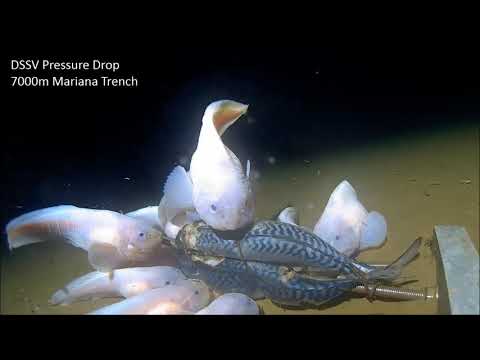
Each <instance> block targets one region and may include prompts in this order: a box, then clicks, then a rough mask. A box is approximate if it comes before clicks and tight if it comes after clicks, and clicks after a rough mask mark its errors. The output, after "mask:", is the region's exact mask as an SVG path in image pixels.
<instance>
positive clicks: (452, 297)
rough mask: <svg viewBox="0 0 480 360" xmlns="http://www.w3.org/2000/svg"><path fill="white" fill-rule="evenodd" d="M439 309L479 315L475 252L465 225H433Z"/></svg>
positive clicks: (477, 268)
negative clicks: (436, 252)
mask: <svg viewBox="0 0 480 360" xmlns="http://www.w3.org/2000/svg"><path fill="white" fill-rule="evenodd" d="M434 233H435V238H436V240H437V241H436V243H437V251H438V254H437V260H438V262H437V283H438V287H439V313H440V314H452V315H460V314H462V315H467V314H468V315H479V314H480V310H479V306H480V305H479V293H480V287H479V265H478V259H479V258H478V252H477V250H476V249H475V247H474V246H473V243H472V241H471V240H470V237H469V236H468V233H467V231H466V230H465V228H463V227H460V226H446V225H436V226H435V227H434Z"/></svg>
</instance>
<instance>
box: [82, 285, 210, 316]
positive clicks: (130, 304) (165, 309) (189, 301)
mask: <svg viewBox="0 0 480 360" xmlns="http://www.w3.org/2000/svg"><path fill="white" fill-rule="evenodd" d="M209 300H210V290H209V289H208V287H207V286H206V285H205V284H203V283H202V282H199V281H193V280H191V281H184V282H182V284H180V285H167V286H164V287H162V288H157V289H151V290H148V291H145V292H143V293H141V294H139V295H136V296H133V297H130V298H128V299H126V300H123V301H120V302H118V303H115V304H112V305H108V306H105V307H103V308H100V309H98V310H96V311H93V312H91V313H90V314H91V315H180V314H194V313H196V312H197V311H199V310H200V309H202V308H203V307H205V306H206V305H207V304H208V302H209Z"/></svg>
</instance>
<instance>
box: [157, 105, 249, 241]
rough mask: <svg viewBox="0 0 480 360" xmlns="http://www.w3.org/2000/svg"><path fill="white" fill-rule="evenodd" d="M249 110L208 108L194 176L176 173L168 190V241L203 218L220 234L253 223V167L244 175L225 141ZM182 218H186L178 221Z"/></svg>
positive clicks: (164, 206)
mask: <svg viewBox="0 0 480 360" xmlns="http://www.w3.org/2000/svg"><path fill="white" fill-rule="evenodd" d="M247 109H248V105H245V104H242V103H239V102H236V101H232V100H220V101H216V102H213V103H211V104H210V105H209V106H208V107H207V108H206V110H205V113H204V115H203V119H202V128H201V130H200V136H199V140H198V145H197V149H196V150H195V153H194V154H193V156H192V159H191V162H190V171H189V172H188V173H187V171H186V170H185V169H184V168H183V167H182V166H177V167H175V169H174V170H173V171H172V172H171V173H170V175H169V176H168V179H167V182H166V184H165V188H164V197H163V198H162V201H161V202H160V206H159V209H158V211H159V218H160V219H161V221H163V222H164V223H165V225H164V229H165V233H166V235H167V236H168V237H170V238H175V237H176V235H177V233H178V231H179V230H180V228H181V227H182V225H184V224H186V223H192V222H193V221H195V220H197V219H198V218H200V219H202V220H203V221H205V222H206V223H207V224H208V225H210V226H212V227H213V228H215V229H217V230H237V229H240V228H243V227H245V226H247V225H248V224H251V223H253V221H254V215H255V214H254V213H255V203H254V194H253V190H252V186H251V183H250V179H249V175H250V161H247V166H246V171H244V170H243V167H242V164H241V163H240V160H239V159H238V157H237V156H236V155H235V154H234V153H233V152H232V151H231V150H230V149H229V148H228V147H227V146H225V144H224V143H223V142H222V139H221V136H222V135H223V133H224V132H225V131H226V130H227V129H228V128H229V127H230V126H231V125H232V124H233V123H234V122H235V121H237V120H238V119H239V118H240V117H241V116H242V115H243V114H245V113H246V112H247ZM178 216H183V217H182V218H180V219H179V220H178V221H175V220H174V219H175V218H176V217H178ZM162 219H164V220H162Z"/></svg>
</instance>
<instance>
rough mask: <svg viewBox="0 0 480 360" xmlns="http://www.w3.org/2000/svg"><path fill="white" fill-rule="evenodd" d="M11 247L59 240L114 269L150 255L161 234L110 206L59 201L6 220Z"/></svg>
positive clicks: (96, 263)
mask: <svg viewBox="0 0 480 360" xmlns="http://www.w3.org/2000/svg"><path fill="white" fill-rule="evenodd" d="M6 230H7V235H8V244H9V247H10V249H14V248H17V247H20V246H24V245H29V244H33V243H37V242H43V241H49V240H60V241H66V242H68V243H70V244H72V245H73V246H76V247H79V248H81V249H83V250H85V251H87V252H88V259H89V262H90V264H91V265H92V266H93V267H94V268H95V269H96V270H99V271H107V272H108V271H111V270H113V269H118V268H122V267H126V266H131V265H132V264H135V263H137V262H143V261H145V260H146V259H148V258H149V257H150V256H151V254H152V252H153V250H154V249H156V248H158V246H159V245H160V244H161V242H162V234H161V232H160V231H158V230H155V229H154V228H152V227H151V226H149V225H148V224H146V223H144V222H143V221H139V220H137V219H135V218H133V217H130V216H126V215H122V214H119V213H116V212H113V211H109V210H94V209H85V208H79V207H76V206H72V205H60V206H54V207H50V208H45V209H40V210H35V211H32V212H29V213H26V214H24V215H21V216H19V217H17V218H15V219H13V220H12V221H10V222H9V223H8V224H7V227H6Z"/></svg>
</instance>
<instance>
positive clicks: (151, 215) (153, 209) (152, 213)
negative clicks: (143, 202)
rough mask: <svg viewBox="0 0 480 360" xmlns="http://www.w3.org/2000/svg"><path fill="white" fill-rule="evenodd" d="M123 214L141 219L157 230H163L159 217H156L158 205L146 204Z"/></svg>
mask: <svg viewBox="0 0 480 360" xmlns="http://www.w3.org/2000/svg"><path fill="white" fill-rule="evenodd" d="M125 215H127V216H131V217H133V218H135V219H139V220H142V221H144V222H146V223H147V224H148V225H150V226H151V227H154V228H156V229H158V230H163V228H162V225H161V223H160V219H159V218H158V206H147V207H144V208H142V209H138V210H135V211H131V212H128V213H126V214H125Z"/></svg>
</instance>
